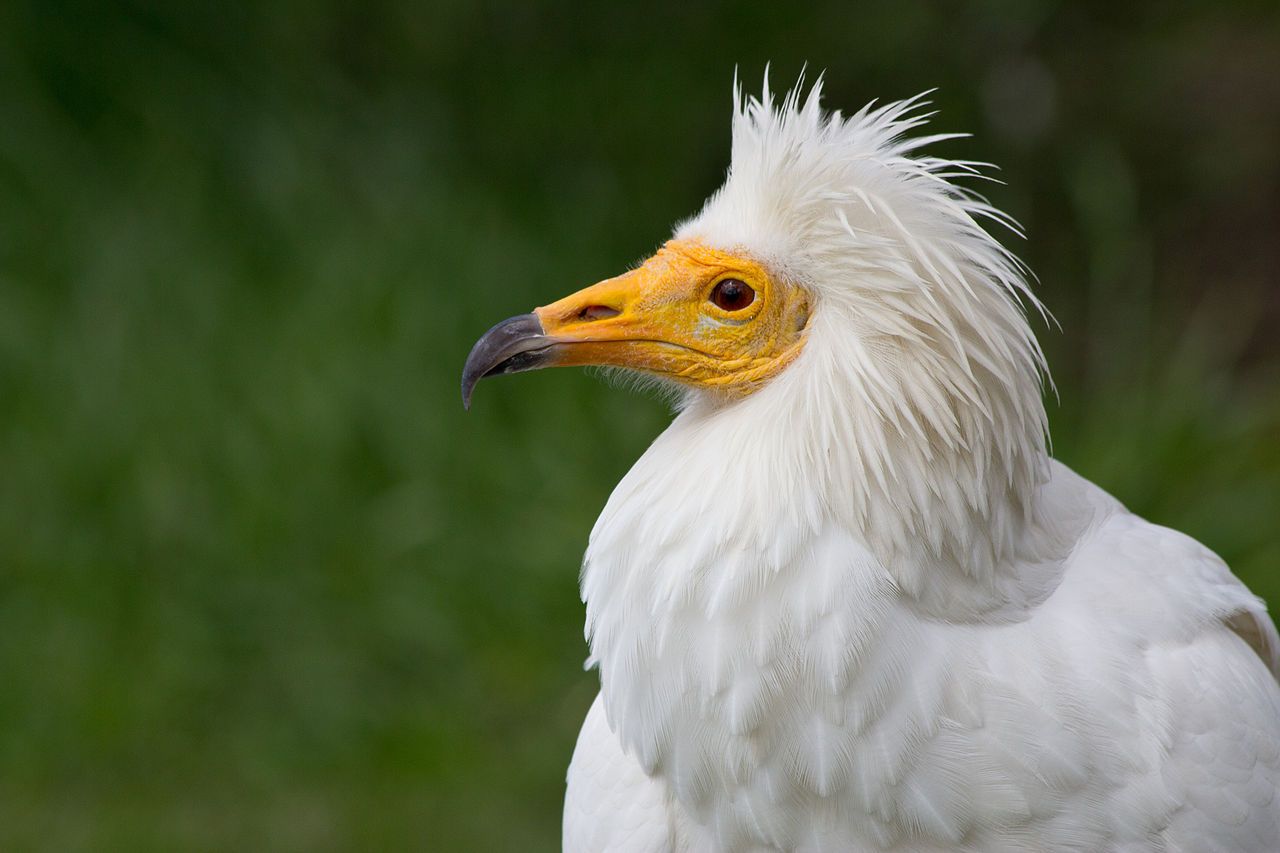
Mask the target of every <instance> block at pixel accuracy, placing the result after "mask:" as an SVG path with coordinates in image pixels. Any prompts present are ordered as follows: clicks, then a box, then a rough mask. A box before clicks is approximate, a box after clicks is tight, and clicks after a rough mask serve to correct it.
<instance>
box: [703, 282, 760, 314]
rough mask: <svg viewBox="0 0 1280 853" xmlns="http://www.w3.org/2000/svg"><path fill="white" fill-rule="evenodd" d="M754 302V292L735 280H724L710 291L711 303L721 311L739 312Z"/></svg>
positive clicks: (746, 285)
mask: <svg viewBox="0 0 1280 853" xmlns="http://www.w3.org/2000/svg"><path fill="white" fill-rule="evenodd" d="M755 301H756V292H755V291H754V290H752V289H751V286H750V285H749V284H747V283H746V282H745V281H741V280H740V279H736V278H726V279H725V280H724V281H722V282H720V283H719V284H717V285H716V286H715V289H713V290H712V291H711V303H712V304H713V305H715V306H716V307H717V308H719V309H721V310H723V311H741V310H742V309H743V308H746V307H747V306H748V305H750V304H751V303H752V302H755Z"/></svg>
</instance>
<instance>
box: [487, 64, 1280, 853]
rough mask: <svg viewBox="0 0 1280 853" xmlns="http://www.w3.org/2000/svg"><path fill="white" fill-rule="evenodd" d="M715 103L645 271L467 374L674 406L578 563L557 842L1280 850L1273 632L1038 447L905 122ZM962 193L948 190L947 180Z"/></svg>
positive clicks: (1006, 263) (978, 247)
mask: <svg viewBox="0 0 1280 853" xmlns="http://www.w3.org/2000/svg"><path fill="white" fill-rule="evenodd" d="M820 94H821V82H819V83H818V84H817V85H815V86H813V88H812V89H811V90H810V91H809V92H808V94H807V96H802V95H801V93H800V87H799V86H797V87H796V89H795V90H793V91H792V92H791V93H790V94H789V95H787V96H786V97H785V98H783V99H782V101H781V102H780V103H778V102H776V101H775V99H774V98H773V96H772V95H771V94H770V92H769V86H768V83H767V82H766V83H765V87H764V92H763V94H762V96H761V97H759V98H744V97H743V96H742V94H741V93H740V92H736V93H735V110H734V116H733V140H732V164H731V167H730V169H729V172H728V176H727V178H726V180H725V183H724V186H723V187H721V188H720V190H719V191H717V192H716V193H715V194H714V195H713V196H711V198H710V199H709V200H708V201H707V202H706V205H705V206H704V207H703V208H702V211H701V212H700V213H698V214H697V215H696V216H694V217H692V218H691V219H688V220H686V221H685V222H683V223H681V224H679V225H678V226H677V227H676V228H675V233H674V236H673V237H672V238H671V239H670V240H668V241H667V242H666V243H665V244H664V245H663V246H662V247H661V248H660V249H659V250H658V251H657V253H656V254H654V255H653V256H652V257H651V258H649V259H648V260H647V261H646V262H644V264H643V265H641V266H639V267H638V268H635V269H633V270H631V271H630V272H627V273H625V274H623V275H620V276H617V277H616V278H611V279H608V280H607V281H603V282H600V283H599V284H596V285H593V286H591V287H588V288H586V289H585V290H582V291H579V292H578V293H575V294H573V295H571V296H567V297H565V298H563V299H561V300H560V301H558V302H553V303H551V304H550V305H548V306H546V307H544V308H538V309H537V310H536V311H534V312H533V313H532V314H527V315H523V316H520V317H514V318H512V319H510V320H507V321H505V322H503V323H500V324H498V325H497V326H495V327H494V328H493V329H492V330H491V331H489V332H488V333H487V334H485V335H484V336H483V337H482V338H481V339H480V341H479V342H478V343H477V344H476V345H475V348H474V349H473V351H472V352H471V355H470V357H469V358H468V360H467V364H466V367H465V369H464V374H463V381H462V390H463V397H464V400H465V401H467V402H468V403H469V401H470V396H471V391H472V389H473V388H474V386H475V384H476V382H477V381H478V380H479V379H480V378H482V377H485V376H492V375H495V374H502V373H514V372H517V371H522V370H532V369H534V368H539V367H546V366H551V365H605V366H609V367H613V368H623V369H627V370H632V371H639V372H640V373H642V374H644V375H647V376H650V377H656V378H657V379H659V380H660V381H664V382H667V383H670V384H672V385H673V386H675V387H677V388H678V389H680V391H679V404H678V409H679V413H678V415H677V416H676V417H675V419H674V420H673V422H672V423H671V425H670V427H669V428H668V429H667V430H666V431H665V432H664V433H663V434H662V435H661V436H660V437H659V438H658V439H657V440H656V441H654V443H653V445H652V446H651V447H650V448H649V449H648V451H646V452H645V454H644V455H643V456H642V457H641V458H640V460H639V461H638V462H637V463H636V464H635V467H633V468H632V469H631V471H630V472H629V473H628V474H627V475H626V477H625V478H624V479H623V480H622V482H621V483H620V484H619V485H618V487H617V488H616V489H615V490H614V492H613V495H612V496H611V497H610V499H609V501H608V504H607V506H606V507H605V508H604V511H603V512H602V513H601V515H600V518H599V520H598V521H597V522H596V525H595V529H594V530H593V531H592V533H591V538H590V542H589V544H588V546H587V552H586V557H585V561H584V566H583V570H582V594H583V598H584V600H585V601H586V605H587V625H586V636H587V639H588V642H589V645H590V650H591V661H592V662H594V664H595V665H596V666H597V667H598V669H599V674H600V685H601V689H600V694H599V696H598V698H597V699H596V701H595V704H593V705H592V706H591V709H590V711H589V712H588V713H587V718H586V721H585V723H584V724H583V726H582V731H581V734H580V736H579V739H578V744H577V748H576V750H575V752H574V754H573V759H572V762H571V764H570V767H569V774H568V790H567V794H566V797H565V807H564V848H565V850H567V851H588V852H589V853H602V851H619V852H620V853H640V851H654V853H658V851H713V850H722V851H863V850H902V851H907V850H910V851H944V850H945V851H951V850H965V851H1059V850H1064V851H1065V850H1071V851H1111V850H1116V851H1171V852H1172V851H1270V852H1271V853H1274V851H1280V802H1278V801H1277V798H1276V788H1277V783H1280V687H1278V686H1277V681H1276V675H1275V673H1276V672H1277V669H1278V666H1277V663H1278V660H1277V650H1278V649H1280V639H1278V638H1277V634H1276V630H1275V628H1274V626H1273V625H1272V623H1271V621H1270V620H1269V618H1268V616H1267V613H1266V608H1265V605H1264V604H1263V603H1262V602H1261V601H1260V600H1259V599H1258V598H1257V597H1255V596H1254V595H1252V594H1251V593H1250V592H1249V590H1248V589H1246V588H1245V586H1244V585H1243V584H1242V583H1241V582H1240V581H1239V580H1238V579H1237V578H1236V577H1235V576H1234V575H1232V574H1231V572H1230V570H1229V569H1228V568H1227V566H1226V565H1225V564H1224V563H1223V562H1222V560H1220V559H1219V558H1218V557H1217V556H1215V555H1214V554H1213V553H1212V552H1210V551H1209V550H1208V549H1207V548H1205V547H1204V546H1203V545H1201V544H1199V543H1198V542H1196V541H1194V540H1193V539H1190V538H1188V537H1187V536H1184V535H1183V534H1181V533H1178V532H1176V531H1173V530H1170V529H1168V528H1165V527H1160V526H1158V525H1155V524H1152V523H1150V522H1147V521H1144V520H1143V519H1141V518H1139V517H1137V516H1135V515H1133V514H1132V513H1130V512H1128V511H1127V510H1126V509H1125V508H1124V507H1123V506H1122V505H1121V504H1120V503H1119V502H1118V501H1116V500H1115V499H1114V498H1112V497H1111V496H1110V495H1108V494H1107V493H1106V492H1104V491H1103V490H1102V489H1100V488H1099V487H1097V486H1095V485H1093V484H1092V483H1090V482H1089V481H1087V480H1085V479H1083V478H1082V477H1080V476H1079V475H1077V474H1075V473H1074V472H1072V471H1071V470H1069V469H1068V468H1067V467H1065V466H1064V465H1062V464H1061V463H1059V462H1056V461H1055V460H1053V459H1052V458H1051V457H1050V455H1049V451H1048V449H1047V446H1046V419H1045V408H1044V404H1043V401H1042V390H1043V384H1044V381H1045V379H1046V371H1045V364H1044V358H1043V355H1042V353H1041V350H1040V347H1039V345H1038V344H1037V342H1036V339H1035V336H1034V334H1033V332H1032V330H1031V326H1030V324H1029V323H1028V320H1027V317H1026V316H1025V311H1024V309H1025V308H1027V307H1030V308H1031V309H1032V310H1034V311H1035V312H1037V313H1038V312H1039V311H1040V310H1041V309H1040V305H1039V303H1038V302H1037V301H1036V298H1035V297H1034V296H1033V295H1032V293H1031V292H1030V290H1029V289H1028V286H1027V276H1026V274H1025V270H1024V268H1023V266H1022V265H1021V264H1020V263H1019V261H1018V260H1017V259H1016V258H1014V256H1013V255H1012V254H1010V252H1009V251H1008V250H1006V249H1005V248H1004V247H1003V246H1002V245H1001V244H1000V243H999V242H997V240H996V239H995V238H994V237H992V236H991V234H989V233H988V231H987V229H986V225H985V224H984V223H992V222H994V223H1000V224H1004V225H1012V223H1011V222H1010V220H1009V219H1008V217H1006V216H1005V215H1004V214H1002V213H1001V212H1000V211H998V210H996V209H994V208H993V207H991V206H990V205H989V204H987V203H986V202H985V201H984V200H982V199H981V198H980V197H978V196H977V195H976V194H974V193H973V192H972V191H971V190H970V189H967V188H966V187H965V186H963V185H962V183H963V179H965V178H967V177H972V176H973V175H974V174H975V173H976V171H977V164H973V163H969V162H963V161H956V160H949V159H944V158H939V157H936V156H932V155H930V154H927V153H924V149H926V148H927V147H928V146H929V145H930V144H931V143H934V142H937V141H938V140H940V139H943V138H945V137H944V136H939V135H933V136H921V135H912V133H911V132H912V131H914V130H916V129H917V128H919V127H921V126H922V125H923V124H925V121H926V119H927V118H928V116H927V115H925V114H922V112H921V109H922V107H923V102H922V101H921V100H920V99H919V98H916V99H911V100H907V101H902V102H899V103H891V104H887V105H884V106H879V107H873V106H868V107H865V108H863V109H862V110H860V111H859V112H857V113H856V114H854V115H852V116H849V117H847V118H846V117H844V116H842V115H841V114H840V113H838V112H834V113H827V112H824V111H823V109H822V108H821V106H820V104H819V100H820ZM957 181H961V183H957Z"/></svg>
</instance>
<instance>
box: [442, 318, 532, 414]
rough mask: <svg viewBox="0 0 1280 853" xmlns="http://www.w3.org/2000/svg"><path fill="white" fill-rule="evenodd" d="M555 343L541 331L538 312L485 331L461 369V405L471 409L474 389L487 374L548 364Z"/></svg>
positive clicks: (504, 321) (506, 321) (515, 371)
mask: <svg viewBox="0 0 1280 853" xmlns="http://www.w3.org/2000/svg"><path fill="white" fill-rule="evenodd" d="M554 349H555V342H554V341H552V340H551V339H550V338H548V337H547V336H546V334H545V333H544V332H543V330H542V321H541V320H539V319H538V315H537V314H521V315H519V316H518V317H512V318H510V319H508V320H503V321H502V322H501V323H499V324H498V325H496V326H494V327H493V328H492V329H490V330H489V331H487V332H485V333H484V335H483V336H482V337H481V338H480V340H478V341H476V345H475V346H473V347H472V348H471V354H470V355H468V356H467V363H466V365H465V366H463V368H462V406H463V408H465V409H470V408H471V392H472V391H473V390H475V387H476V383H477V382H479V381H480V380H481V379H484V378H485V377H487V376H500V375H501V374H503V373H520V372H521V371H524V370H537V369H538V368H539V367H546V366H548V365H549V364H550V363H551V362H552V359H553V358H554Z"/></svg>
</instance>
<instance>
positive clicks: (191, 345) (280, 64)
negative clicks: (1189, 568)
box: [0, 0, 1280, 851]
mask: <svg viewBox="0 0 1280 853" xmlns="http://www.w3.org/2000/svg"><path fill="white" fill-rule="evenodd" d="M766 60H772V61H773V62H774V65H773V77H774V80H775V81H779V83H783V84H785V83H786V82H789V81H791V80H793V79H795V77H796V75H797V74H798V73H799V71H800V69H801V67H802V65H803V63H804V62H806V61H807V62H808V63H809V66H810V68H811V69H821V68H826V69H828V73H827V83H828V103H829V104H830V105H832V106H837V107H840V108H843V109H846V110H849V109H853V108H856V107H858V106H860V105H861V104H862V103H863V102H865V101H867V100H869V99H871V98H898V97H904V96H908V95H911V94H914V93H916V92H918V91H920V90H923V89H926V88H930V87H935V86H938V87H941V88H940V90H939V92H938V93H937V94H936V96H935V97H934V100H935V102H936V104H937V105H938V106H939V107H940V108H941V110H942V113H941V116H940V118H939V119H938V120H937V124H936V127H937V128H938V129H940V130H945V131H952V130H969V131H973V132H975V134H976V138H975V139H973V140H968V141H960V142H952V143H948V144H947V146H946V147H945V149H944V153H947V154H951V155H953V156H958V157H967V158H974V159H980V160H991V161H993V162H996V163H999V164H1000V165H1001V166H1002V167H1003V172H1002V173H1001V176H1002V178H1003V179H1004V180H1005V181H1007V185H1005V186H992V187H990V188H989V192H990V195H991V197H992V199H993V201H995V202H996V203H997V204H998V205H1000V206H1002V207H1004V208H1006V209H1007V210H1009V211H1010V212H1011V213H1013V214H1014V215H1015V216H1016V217H1018V218H1019V219H1020V220H1021V221H1022V222H1023V223H1024V225H1026V226H1027V228H1028V230H1029V234H1030V239H1029V241H1027V242H1026V243H1025V244H1022V243H1019V244H1017V245H1016V246H1015V248H1016V250H1017V251H1018V252H1019V253H1020V254H1021V255H1022V256H1023V257H1024V258H1025V259H1026V260H1027V261H1028V262H1029V263H1030V265H1031V266H1032V268H1033V269H1035V270H1036V271H1037V273H1038V274H1039V276H1040V286H1039V290H1040V293H1041V294H1042V296H1043V297H1044V299H1045V302H1046V303H1047V304H1048V306H1049V307H1050V308H1051V310H1053V311H1054V313H1055V314H1056V315H1057V317H1058V319H1059V320H1060V322H1061V325H1062V327H1063V331H1061V332H1059V331H1058V330H1057V329H1048V328H1042V329H1041V335H1042V338H1043V340H1044V342H1045V346H1046V348H1047V349H1048V351H1049V353H1050V357H1051V360H1052V364H1053V366H1054V369H1055V376H1056V378H1057V380H1058V385H1059V389H1060V392H1061V402H1060V403H1053V404H1051V409H1050V411H1051V419H1052V422H1053V426H1054V433H1055V440H1056V451H1057V453H1058V455H1059V456H1060V457H1061V458H1063V459H1064V460H1066V461H1067V462H1068V463H1070V464H1071V465H1073V466H1075V467H1076V468H1077V469H1078V470H1080V471H1081V472H1082V473H1084V474H1085V475H1087V476H1089V477H1091V478H1092V479H1094V480H1096V481H1098V482H1099V483H1101V484H1103V485H1104V486H1106V487H1107V488H1109V489H1110V490H1112V491H1113V492H1114V493H1115V494H1117V495H1118V496H1119V497H1120V498H1121V499H1122V500H1125V501H1126V502H1127V503H1129V504H1130V505H1131V506H1132V507H1133V508H1135V509H1136V510H1138V511H1141V512H1143V513H1144V514H1147V515H1148V516H1149V517H1151V518H1153V519H1155V520H1157V521H1160V522H1163V523H1166V524H1169V525H1171V526H1174V527H1178V528H1181V529H1183V530H1186V531H1187V532H1189V533H1191V534H1193V535H1195V536H1197V537H1198V538H1200V539H1202V540H1203V541H1205V542H1206V543H1207V544H1209V545H1210V546H1211V547H1213V548H1214V549H1216V550H1218V551H1219V552H1220V553H1222V554H1223V555H1224V556H1225V557H1226V558H1227V559H1228V560H1229V561H1230V562H1231V563H1232V565H1233V566H1234V567H1235V568H1236V570H1237V571H1238V572H1239V573H1240V575H1241V576H1243V577H1244V578H1246V579H1247V580H1248V581H1249V582H1250V583H1251V584H1252V585H1253V586H1254V588H1255V589H1256V590H1258V591H1259V592H1260V593H1262V594H1263V595H1264V596H1268V597H1271V598H1272V600H1274V601H1280V575H1278V574H1277V571H1278V570H1280V532H1278V531H1277V522H1278V520H1280V343H1278V342H1277V338H1278V335H1277V327H1278V324H1280V279H1278V275H1280V274H1278V273H1277V271H1278V270H1280V236H1278V235H1280V24H1278V21H1277V14H1276V12H1275V7H1274V4H1273V3H1263V2H1258V3H1249V2H1238V3H1214V4H1209V3H1205V4H1201V5H1195V4H1190V3H1185V2H1173V3H1169V2H1157V0H1150V2H1142V3H1116V2H1110V3H1097V2H1090V3H1066V2H1062V3H1055V2H1028V3H1016V2H1012V0H1008V2H983V3H978V4H958V3H945V4H929V3H923V2H918V0H874V2H861V3H844V2H841V3H835V2H832V3H820V4H816V5H814V6H810V7H808V8H807V9H803V10H802V9H800V8H798V7H797V8H794V9H792V8H788V7H785V6H784V5H783V4H777V3H760V4H742V3H711V4H692V3H655V4H637V5H636V6H634V7H632V8H629V9H621V8H618V9H608V8H605V7H603V6H596V5H587V4H576V3H573V4H571V3H566V4H563V5H560V6H554V7H553V6H541V7H536V6H534V5H530V4H523V3H511V4H509V5H508V4H497V3H468V2H446V3H428V4H426V5H420V4H414V3H409V2H404V3H394V2H373V3H362V4H356V3H348V4H341V3H336V2H307V3H303V2H294V3H272V4H263V5H256V4H250V5H245V6H229V5H224V4H208V5H198V4H185V5H184V4H161V3H146V2H138V3H122V4H98V3H85V4H74V3H62V2H40V3H34V2H33V3H21V2H19V3H17V4H16V5H15V4H12V3H6V4H3V5H0V406H2V409H0V411H2V412H3V418H2V420H0V471H2V472H3V474H2V477H3V480H2V482H3V487H2V488H0V631H3V637H4V640H3V641H2V642H0V684H2V685H3V686H2V687H0V848H3V849H5V850H18V849H47V850H60V851H61V850H82V849H85V850H157V851H160V850H164V851H168V850H268V849H270V850H300V851H301V850H307V851H312V850H408V849H433V850H513V851H515V850H519V851H530V850H551V849H554V848H555V847H556V846H557V844H558V837H559V836H558V832H559V809H560V800H561V795H562V785H563V774H564V769H565V766H566V764H567V762H568V758H569V754H570V751H571V749H572V745H573V740H574V736H575V734H576V731H577V726H578V724H579V722H580V720H581V717H582V715H583V713H584V711H585V709H586V707H587V705H588V704H589V702H590V700H591V697H592V696H593V694H594V692H595V676H594V675H593V674H591V673H584V672H583V671H582V667H581V663H582V660H583V658H584V657H585V648H584V644H583V642H582V639H581V623H582V609H581V605H580V604H579V603H578V598H577V586H576V580H577V568H578V563H579V558H580V555H581V552H582V550H583V547H584V545H585V542H586V536H587V532H588V531H589V529H590V525H591V523H592V521H593V519H594V517H595V514H596V513H597V512H598V510H599V508H600V507H601V505H602V504H603V502H604V500H605V498H606V496H607V495H608V493H609V490H610V488H611V487H612V486H613V484H614V483H615V482H616V481H617V480H618V478H619V477H620V476H621V475H622V473H623V472H624V471H625V470H626V469H627V467H628V466H629V465H630V463H631V461H632V460H633V459H634V458H635V457H636V456H637V455H638V454H639V453H640V452H641V451H642V449H643V448H644V447H645V446H646V444H647V443H648V442H649V441H650V440H651V439H652V438H653V436H654V435H656V434H657V433H658V432H659V431H660V430H661V429H662V426H663V424H664V423H665V422H666V420H667V417H668V416H667V414H666V412H665V411H664V410H663V408H662V406H661V404H660V403H658V402H656V401H654V400H651V399H646V398H643V397H637V396H635V395H633V394H630V393H627V392H625V391H623V390H620V389H615V388H610V387H607V386H605V385H604V384H602V383H600V382H597V381H594V380H592V379H590V378H588V377H587V376H584V375H582V374H581V373H578V372H573V371H550V372H546V373H540V374H533V375H528V376H524V377H519V378H517V379H503V380H498V381H496V382H492V383H486V384H485V385H483V386H481V388H480V389H479V391H478V393H477V398H476V405H475V408H474V410H473V411H472V412H471V413H470V414H464V413H463V411H462V409H461V406H460V405H459V400H458V390H457V384H458V374H459V371H460V368H461V365H462V361H463V359H464V357H465V355H466V352H467V350H468V348H469V346H470V344H471V342H472V341H473V340H474V339H475V338H476V337H477V336H478V335H479V334H480V333H481V332H482V331H483V330H484V329H485V328H487V327H488V326H489V325H490V324H491V323H493V322H495V321H497V320H499V319H501V318H503V317H506V316H508V315H511V314H514V313H519V312H522V311H526V310H528V309H529V308H530V307H532V306H533V305H536V304H542V303H546V302H548V301H550V300H551V299H553V298H555V297H557V296H559V295H563V294H564V293H567V292H568V291H570V290H571V289H575V288H577V287H579V286H581V285H583V284H586V283H589V282H591V281H594V280H596V279H599V278H602V277H605V276H608V275H610V274H613V273H614V272H616V271H618V270H620V269H621V268H623V267H624V266H625V265H627V264H629V263H630V262H632V261H634V260H635V259H637V258H639V257H641V256H643V255H644V254H646V253H647V252H648V251H650V250H651V249H652V248H653V247H654V246H656V245H657V244H658V243H659V242H661V241H662V239H664V237H665V236H666V235H667V233H668V228H669V225H670V223H672V222H673V221H675V220H676V219H678V218H680V217H683V216H685V215H687V214H689V213H691V212H692V211H693V210H694V209H695V208H696V206H697V205H698V204H699V203H700V201H701V200H702V198H703V197H704V196H705V195H706V194H707V193H708V192H709V191H711V190H712V189H713V188H714V187H715V186H716V185H717V183H718V181H719V178H720V176H721V175H722V173H723V170H724V168H725V166H726V163H727V156H728V119H729V112H730V84H731V80H732V76H733V73H734V66H735V64H737V65H738V67H739V69H740V73H741V75H742V77H743V79H744V80H745V81H746V83H747V84H748V86H749V87H750V88H753V89H754V88H756V86H757V84H758V80H759V79H760V76H761V73H762V71H763V68H764V64H765V62H766Z"/></svg>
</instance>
